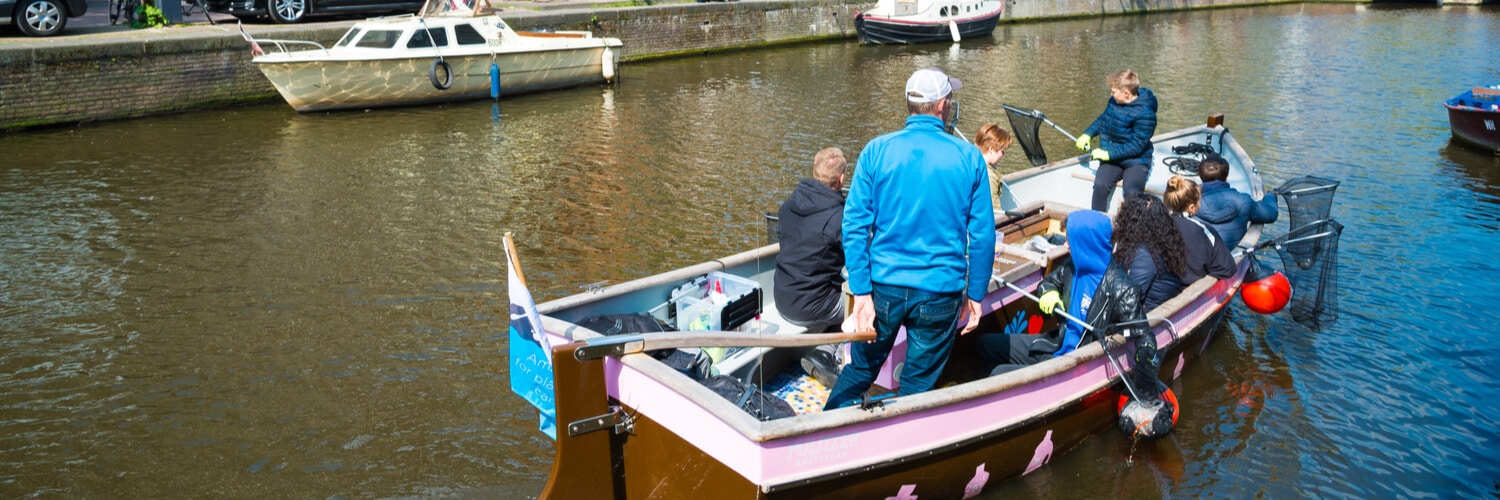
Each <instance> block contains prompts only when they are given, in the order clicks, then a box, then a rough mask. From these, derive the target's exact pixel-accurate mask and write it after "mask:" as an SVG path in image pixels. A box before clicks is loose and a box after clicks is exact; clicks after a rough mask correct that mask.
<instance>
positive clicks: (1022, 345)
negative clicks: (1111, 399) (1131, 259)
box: [977, 210, 1156, 387]
mask: <svg viewBox="0 0 1500 500" xmlns="http://www.w3.org/2000/svg"><path fill="white" fill-rule="evenodd" d="M1066 225H1067V228H1066V232H1067V235H1068V248H1069V258H1068V259H1067V260H1063V261H1061V262H1059V263H1058V264H1057V266H1056V267H1054V268H1053V269H1052V272H1050V273H1048V274H1047V276H1046V277H1045V278H1043V279H1042V283H1041V284H1040V285H1038V286H1037V290H1036V291H1037V293H1038V294H1040V297H1039V298H1040V301H1039V302H1038V304H1037V305H1038V306H1039V307H1040V309H1041V311H1042V314H1047V315H1051V314H1053V313H1055V312H1058V311H1065V312H1068V313H1069V314H1071V315H1072V316H1073V317H1075V318H1079V319H1082V320H1083V321H1084V322H1086V323H1088V324H1089V325H1090V326H1092V327H1093V328H1094V329H1095V330H1100V331H1102V330H1104V329H1108V328H1111V327H1113V326H1114V325H1117V324H1120V323H1125V322H1131V321H1137V320H1141V319H1144V318H1145V313H1144V312H1143V311H1142V310H1141V291H1140V289H1139V288H1137V287H1136V285H1135V282H1134V281H1131V279H1130V275H1129V274H1127V273H1126V270H1125V268H1124V267H1123V264H1122V263H1121V262H1119V261H1117V260H1116V259H1113V258H1111V248H1112V244H1111V243H1110V240H1111V238H1112V236H1113V230H1112V227H1111V225H1110V221H1109V216H1108V215H1104V213H1103V212H1097V211H1094V210H1077V211H1074V212H1073V213H1070V214H1068V219H1067V224H1066ZM1062 321H1063V325H1062V326H1063V327H1062V328H1061V329H1059V330H1052V331H1049V332H1045V333H1042V334H1039V335H1027V334H1024V333H1015V334H1004V333H991V334H985V335H983V336H980V337H979V339H978V342H977V355H978V357H979V360H980V361H981V362H983V363H985V364H986V365H987V366H990V367H992V368H991V371H990V374H991V375H999V374H1001V373H1005V372H1008V371H1011V370H1016V369H1020V368H1023V367H1025V366H1027V365H1031V364H1035V363H1040V362H1042V361H1046V360H1049V359H1052V358H1053V357H1056V356H1064V355H1067V354H1068V353H1071V352H1073V351H1074V350H1077V349H1078V348H1079V347H1080V346H1082V345H1083V344H1084V343H1086V342H1092V341H1096V340H1098V339H1099V338H1100V337H1099V336H1098V335H1097V334H1095V333H1091V332H1089V331H1087V330H1086V329H1085V328H1084V327H1083V325H1079V324H1077V323H1074V322H1072V321H1068V320H1062ZM1145 332H1146V329H1145V327H1144V325H1142V324H1135V325H1131V326H1126V327H1123V328H1119V329H1114V330H1110V331H1109V333H1111V334H1113V333H1126V334H1127V335H1128V336H1129V337H1131V338H1134V339H1137V340H1136V352H1137V354H1138V355H1140V356H1139V358H1140V361H1143V362H1146V361H1149V362H1150V363H1152V366H1154V365H1155V356H1156V342H1155V339H1152V338H1151V336H1150V335H1144V334H1145ZM1101 333H1102V332H1101ZM1144 372H1145V371H1143V373H1144ZM1152 376H1155V374H1154V372H1152ZM1153 387H1154V386H1153Z"/></svg>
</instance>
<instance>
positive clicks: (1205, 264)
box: [1162, 175, 1235, 285]
mask: <svg viewBox="0 0 1500 500" xmlns="http://www.w3.org/2000/svg"><path fill="white" fill-rule="evenodd" d="M1202 197H1203V195H1202V192H1201V191H1200V190H1199V188H1198V183H1196V182H1193V181H1190V180H1187V178H1185V177H1183V176H1180V175H1174V176H1172V177H1171V178H1170V179H1167V192H1166V194H1165V195H1163V196H1162V202H1163V203H1166V205H1167V210H1169V211H1171V212H1172V222H1173V223H1175V224H1177V232H1178V233H1181V234H1182V244H1183V246H1184V247H1185V248H1186V249H1187V274H1185V275H1183V276H1182V282H1183V284H1184V285H1191V284H1192V283H1193V282H1194V281H1198V280H1199V279H1200V278H1203V277H1204V276H1213V277H1215V278H1220V279H1223V278H1228V277H1230V276H1233V275H1234V271H1235V264H1234V256H1233V255H1231V254H1230V253H1229V247H1228V246H1225V245H1224V238H1223V237H1221V236H1219V232H1218V231H1216V230H1214V228H1212V227H1209V226H1208V224H1205V223H1204V222H1202V221H1199V220H1195V219H1193V218H1192V216H1193V214H1194V213H1197V212H1198V206H1199V202H1200V200H1202Z"/></svg>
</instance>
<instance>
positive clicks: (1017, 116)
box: [1002, 104, 1047, 167]
mask: <svg viewBox="0 0 1500 500" xmlns="http://www.w3.org/2000/svg"><path fill="white" fill-rule="evenodd" d="M1002 106H1004V107H1005V115H1006V116H1007V117H1009V118H1010V131H1011V135H1014V136H1015V138H1016V142H1017V143H1020V144H1021V149H1022V150H1024V151H1026V159H1027V160H1030V161H1031V166H1033V167H1040V166H1042V165H1046V164H1047V152H1046V151H1043V150H1042V138H1041V136H1040V135H1039V134H1038V132H1040V131H1041V130H1042V114H1041V113H1040V112H1038V111H1036V110H1032V111H1026V110H1022V109H1017V108H1012V107H1010V106H1006V105H1003V104H1002Z"/></svg>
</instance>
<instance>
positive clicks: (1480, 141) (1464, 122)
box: [1443, 85, 1500, 155]
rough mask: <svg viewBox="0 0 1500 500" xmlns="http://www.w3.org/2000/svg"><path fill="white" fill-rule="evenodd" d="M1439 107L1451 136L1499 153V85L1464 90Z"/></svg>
mask: <svg viewBox="0 0 1500 500" xmlns="http://www.w3.org/2000/svg"><path fill="white" fill-rule="evenodd" d="M1443 106H1444V107H1446V108H1448V125H1449V126H1450V127H1452V128H1453V137H1454V138H1455V139H1458V140H1459V141H1460V142H1463V143H1466V144H1469V145H1471V146H1477V147H1480V148H1483V149H1485V150H1488V151H1490V152H1493V153H1495V154H1497V155H1500V85H1495V86H1492V87H1474V88H1472V89H1469V90H1465V91H1464V92H1463V93H1462V94H1459V95H1458V96H1456V97H1454V98H1452V99H1449V100H1448V101H1447V102H1444V103H1443Z"/></svg>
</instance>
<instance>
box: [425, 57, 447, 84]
mask: <svg viewBox="0 0 1500 500" xmlns="http://www.w3.org/2000/svg"><path fill="white" fill-rule="evenodd" d="M439 67H442V68H443V77H442V78H438V68H439ZM427 78H428V79H430V80H432V86H433V87H436V88H437V89H438V90H448V89H449V88H452V87H453V66H449V65H448V61H444V60H442V59H433V60H432V67H430V68H428V69H427Z"/></svg>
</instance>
